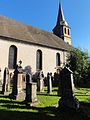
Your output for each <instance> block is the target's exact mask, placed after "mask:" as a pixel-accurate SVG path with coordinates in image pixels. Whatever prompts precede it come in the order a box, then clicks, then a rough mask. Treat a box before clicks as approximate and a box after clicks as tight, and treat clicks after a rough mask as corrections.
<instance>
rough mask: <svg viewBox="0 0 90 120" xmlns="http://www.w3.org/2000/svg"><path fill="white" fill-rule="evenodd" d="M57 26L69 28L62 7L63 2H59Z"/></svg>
mask: <svg viewBox="0 0 90 120" xmlns="http://www.w3.org/2000/svg"><path fill="white" fill-rule="evenodd" d="M57 25H66V26H68V24H67V22H66V20H65V18H64V14H63V9H62V5H61V0H60V2H59V11H58V19H57Z"/></svg>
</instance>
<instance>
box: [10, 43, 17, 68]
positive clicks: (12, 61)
mask: <svg viewBox="0 0 90 120" xmlns="http://www.w3.org/2000/svg"><path fill="white" fill-rule="evenodd" d="M16 62H17V47H16V46H14V45H12V46H10V48H9V65H8V66H9V69H15V67H16Z"/></svg>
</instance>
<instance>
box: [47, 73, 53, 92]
mask: <svg viewBox="0 0 90 120" xmlns="http://www.w3.org/2000/svg"><path fill="white" fill-rule="evenodd" d="M47 82H48V84H47V93H48V94H52V73H48V74H47Z"/></svg>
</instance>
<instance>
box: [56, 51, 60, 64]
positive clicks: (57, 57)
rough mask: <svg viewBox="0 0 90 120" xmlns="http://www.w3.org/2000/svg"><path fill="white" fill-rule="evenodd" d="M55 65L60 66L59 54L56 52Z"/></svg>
mask: <svg viewBox="0 0 90 120" xmlns="http://www.w3.org/2000/svg"><path fill="white" fill-rule="evenodd" d="M56 66H60V54H59V53H57V54H56Z"/></svg>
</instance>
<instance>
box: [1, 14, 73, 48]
mask: <svg viewBox="0 0 90 120" xmlns="http://www.w3.org/2000/svg"><path fill="white" fill-rule="evenodd" d="M0 37H7V38H12V39H15V40H17V41H22V42H28V43H31V44H37V45H41V46H46V47H51V48H54V49H63V50H68V49H70V47H71V46H69V45H68V44H66V43H65V42H64V41H63V40H62V39H61V38H59V37H57V36H55V35H54V34H53V33H50V32H47V31H44V30H40V29H38V28H36V27H33V26H30V25H27V24H24V23H22V22H18V21H15V20H12V19H9V18H7V17H4V16H0ZM10 40H11V39H10Z"/></svg>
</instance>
